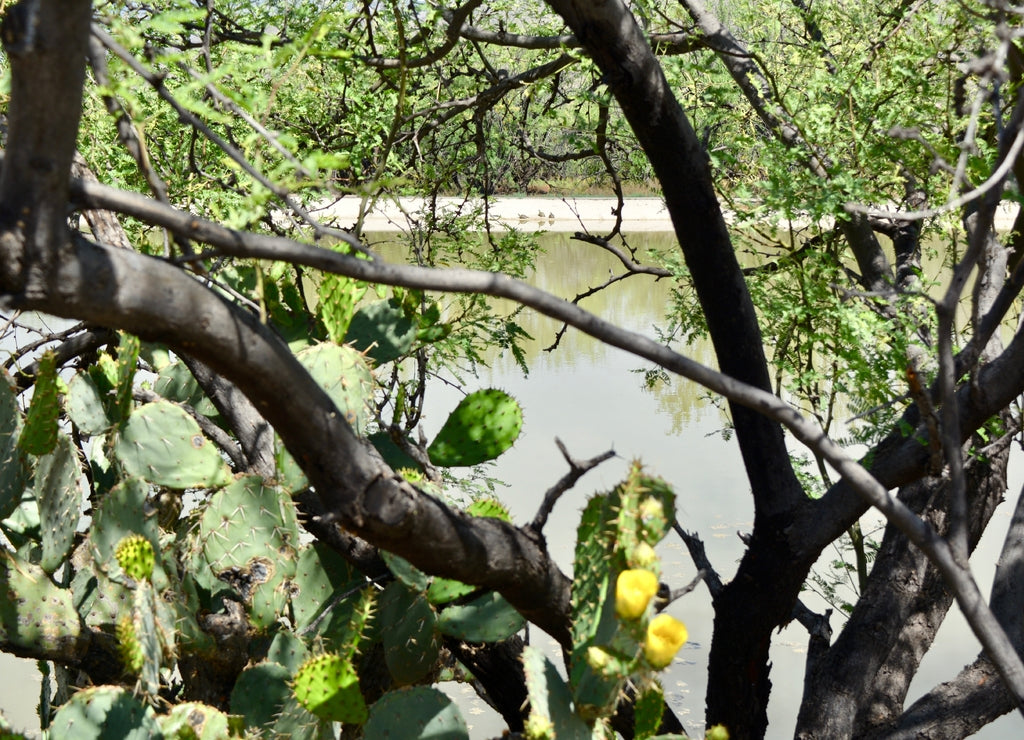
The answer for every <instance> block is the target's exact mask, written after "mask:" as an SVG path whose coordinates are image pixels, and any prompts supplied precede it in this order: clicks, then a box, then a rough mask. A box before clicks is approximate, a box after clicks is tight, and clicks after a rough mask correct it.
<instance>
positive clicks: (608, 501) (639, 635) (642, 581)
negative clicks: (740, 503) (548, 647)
mask: <svg viewBox="0 0 1024 740" xmlns="http://www.w3.org/2000/svg"><path fill="white" fill-rule="evenodd" d="M674 506H675V497H674V494H673V493H672V490H671V489H670V488H669V487H668V486H667V485H666V484H665V483H664V482H662V481H660V480H658V479H655V478H652V477H650V476H647V475H645V474H644V473H643V471H642V469H641V467H640V465H639V464H634V465H633V466H632V467H631V469H630V471H629V475H628V477H627V479H626V480H625V481H623V482H622V483H621V484H619V485H618V486H617V487H616V488H615V489H614V490H613V491H611V492H610V493H608V494H605V495H600V496H595V497H594V498H593V499H591V501H590V502H589V503H588V505H587V508H586V510H585V511H584V512H583V516H582V518H581V520H580V525H579V529H578V531H577V539H576V558H575V563H574V571H573V572H574V582H573V594H572V609H573V624H572V636H573V651H572V656H571V660H570V679H571V685H572V689H573V695H574V698H575V703H576V710H577V712H578V713H579V714H580V716H581V717H583V719H585V720H587V721H588V722H589V723H595V722H600V721H601V720H602V719H603V718H606V717H609V716H610V715H611V713H612V712H613V711H614V709H615V703H616V701H617V700H618V697H619V694H620V691H621V688H622V686H623V684H624V683H625V681H626V680H627V679H628V678H630V677H631V676H632V677H634V681H635V682H636V681H639V682H641V683H643V682H647V681H654V678H653V671H652V665H651V664H648V663H647V662H645V661H644V659H643V655H644V648H645V645H646V643H647V641H648V640H649V637H648V635H647V627H648V624H649V622H650V619H651V608H650V607H649V603H650V601H651V598H652V597H653V596H654V594H655V592H656V591H657V584H658V580H657V577H658V573H659V572H660V562H659V559H658V556H657V553H656V552H655V550H654V546H655V545H656V544H657V543H658V541H659V540H660V539H661V538H662V537H664V535H665V533H666V532H667V531H668V529H669V528H670V527H671V524H672V521H673V515H674V510H675V509H674ZM625 571H629V572H627V573H625V575H624V576H623V578H622V579H621V580H620V578H619V576H620V574H623V573H624V572H625ZM641 576H643V577H641ZM618 591H622V593H618ZM680 626H681V625H680ZM662 652H664V651H662ZM653 667H661V666H653ZM645 685H646V683H645ZM595 726H596V725H595Z"/></svg>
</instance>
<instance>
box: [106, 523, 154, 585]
mask: <svg viewBox="0 0 1024 740" xmlns="http://www.w3.org/2000/svg"><path fill="white" fill-rule="evenodd" d="M114 557H115V558H116V559H117V564H118V565H120V566H121V570H123V571H124V573H125V575H126V576H128V577H129V578H131V579H132V580H134V581H148V580H149V579H150V578H152V577H153V565H154V564H155V563H156V554H155V553H154V552H153V545H151V544H150V542H149V540H147V539H146V538H145V537H143V536H142V535H140V534H133V535H129V536H128V537H125V538H124V539H123V540H121V541H120V542H119V543H118V544H117V547H115V548H114Z"/></svg>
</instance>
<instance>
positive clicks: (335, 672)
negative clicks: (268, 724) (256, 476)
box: [292, 653, 367, 724]
mask: <svg viewBox="0 0 1024 740" xmlns="http://www.w3.org/2000/svg"><path fill="white" fill-rule="evenodd" d="M292 685H293V688H294V691H295V698H297V699H298V700H299V703H300V704H302V706H304V707H305V708H306V709H308V710H309V711H310V712H312V713H313V714H315V715H316V716H318V717H320V718H321V719H325V720H329V721H332V722H345V723H351V724H362V723H363V722H365V721H366V717H367V711H366V702H365V701H363V695H362V694H361V693H360V691H359V678H358V676H356V671H355V668H353V667H352V664H351V663H349V662H348V661H347V660H345V659H344V658H342V657H341V656H340V655H334V654H332V653H325V654H323V655H316V656H314V657H312V658H310V659H309V660H307V661H306V662H305V663H303V664H302V667H300V668H299V670H298V671H297V672H296V673H295V678H294V679H293V680H292Z"/></svg>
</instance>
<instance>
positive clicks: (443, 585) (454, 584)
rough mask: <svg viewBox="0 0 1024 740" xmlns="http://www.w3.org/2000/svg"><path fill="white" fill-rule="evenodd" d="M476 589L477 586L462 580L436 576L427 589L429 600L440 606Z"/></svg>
mask: <svg viewBox="0 0 1024 740" xmlns="http://www.w3.org/2000/svg"><path fill="white" fill-rule="evenodd" d="M476 590H477V586H472V585H470V584H468V583H463V582H462V581H456V580H453V579H451V578H435V579H434V580H432V581H431V582H430V587H429V588H428V589H427V601H429V602H430V603H431V604H434V605H435V606H439V605H441V604H447V603H449V602H451V601H455V599H459V598H462V597H463V596H466V595H467V594H471V593H473V592H474V591H476Z"/></svg>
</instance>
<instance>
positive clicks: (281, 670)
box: [231, 662, 292, 728]
mask: <svg viewBox="0 0 1024 740" xmlns="http://www.w3.org/2000/svg"><path fill="white" fill-rule="evenodd" d="M291 675H292V674H291V671H289V670H288V669H287V668H285V667H284V666H283V665H279V664H277V663H269V662H267V663H258V664H256V665H254V666H250V667H248V668H246V669H245V670H244V671H242V672H241V673H240V674H238V679H237V680H236V681H235V687H234V689H233V690H232V692H231V713H232V714H239V715H242V716H243V717H245V723H246V725H247V726H248V727H253V728H258V727H270V726H272V725H273V722H274V718H275V717H276V716H277V715H278V714H280V713H281V710H282V709H283V708H284V705H285V703H286V702H287V701H288V698H289V697H290V696H291V694H292V690H291V687H290V686H289V680H290V679H291Z"/></svg>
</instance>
